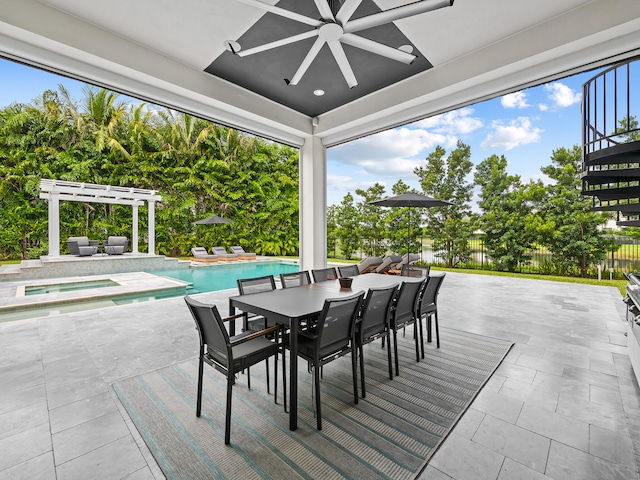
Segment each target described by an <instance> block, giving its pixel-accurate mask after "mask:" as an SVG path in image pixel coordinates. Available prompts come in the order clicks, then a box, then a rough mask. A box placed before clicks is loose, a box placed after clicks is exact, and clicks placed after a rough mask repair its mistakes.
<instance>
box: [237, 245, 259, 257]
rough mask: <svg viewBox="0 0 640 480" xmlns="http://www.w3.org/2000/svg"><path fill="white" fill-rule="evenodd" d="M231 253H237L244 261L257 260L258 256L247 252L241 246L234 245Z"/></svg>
mask: <svg viewBox="0 0 640 480" xmlns="http://www.w3.org/2000/svg"><path fill="white" fill-rule="evenodd" d="M231 253H235V254H236V255H238V257H239V258H242V259H244V260H255V258H256V254H255V253H253V252H245V251H244V248H242V247H241V246H240V245H234V246H232V247H231Z"/></svg>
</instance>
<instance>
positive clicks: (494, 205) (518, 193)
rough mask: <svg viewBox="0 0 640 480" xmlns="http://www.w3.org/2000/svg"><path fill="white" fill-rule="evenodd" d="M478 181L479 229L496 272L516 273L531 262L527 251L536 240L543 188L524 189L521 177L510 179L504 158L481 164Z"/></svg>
mask: <svg viewBox="0 0 640 480" xmlns="http://www.w3.org/2000/svg"><path fill="white" fill-rule="evenodd" d="M474 180H475V183H476V184H477V185H479V186H480V201H479V202H478V206H479V207H480V209H481V210H482V215H481V216H480V218H479V226H480V228H481V229H482V230H483V231H484V244H485V247H486V248H487V252H488V255H489V257H490V258H491V259H492V260H493V263H494V265H495V266H496V269H498V270H507V271H509V272H513V271H515V270H516V268H517V267H518V266H519V265H521V264H523V263H525V262H526V261H528V260H530V258H531V257H530V256H529V255H527V251H528V250H529V249H530V248H531V247H532V246H533V244H534V241H535V238H536V232H535V229H534V228H533V226H534V222H533V218H532V217H533V212H532V208H533V201H534V200H535V194H536V193H537V192H539V191H540V190H539V188H536V187H539V185H531V184H530V185H523V184H522V183H521V181H520V177H519V176H518V175H509V174H508V173H507V159H506V158H505V157H504V155H501V156H500V157H498V156H497V155H492V156H491V157H489V158H487V159H485V160H484V161H482V162H481V163H479V164H478V165H477V166H476V173H475V176H474Z"/></svg>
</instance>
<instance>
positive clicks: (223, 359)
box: [184, 295, 287, 445]
mask: <svg viewBox="0 0 640 480" xmlns="http://www.w3.org/2000/svg"><path fill="white" fill-rule="evenodd" d="M184 300H185V302H186V303H187V306H188V308H189V311H190V312H191V315H192V316H193V319H194V321H195V323H196V329H197V330H198V335H199V337H200V352H199V356H198V390H197V399H196V417H199V416H200V413H201V410H202V383H203V370H204V364H205V363H207V364H208V365H211V366H212V367H213V368H214V369H215V370H217V371H219V372H221V373H222V374H223V375H225V376H226V377H227V398H226V412H225V426H224V443H225V445H228V444H229V443H230V441H231V399H232V389H233V384H234V383H235V377H236V374H237V373H239V372H241V371H242V370H244V369H247V370H248V369H249V367H251V366H252V365H255V364H257V363H259V362H261V361H263V360H268V359H269V358H270V357H272V356H274V357H275V367H274V370H275V380H274V384H275V385H274V391H275V393H274V402H275V403H276V404H277V403H278V352H279V351H280V347H281V345H280V336H279V335H278V334H279V332H280V326H279V325H276V326H273V327H271V328H267V329H264V330H262V331H260V332H251V333H250V332H244V333H241V334H240V335H235V336H232V337H230V336H229V333H228V332H227V329H226V327H225V324H224V323H225V322H227V321H229V320H233V319H235V318H238V317H239V316H240V315H241V314H238V315H232V316H230V317H226V318H224V319H223V318H221V317H220V313H219V312H218V309H217V307H216V306H215V305H209V304H205V303H202V302H199V301H197V300H194V299H193V298H191V297H190V296H188V295H187V296H185V297H184ZM267 335H273V336H274V341H272V340H269V339H268V338H267ZM267 368H268V364H267ZM285 374H286V366H285V357H284V355H283V358H282V378H283V392H284V404H285V406H286V403H287V381H286V375H285ZM247 387H248V388H251V380H250V377H249V376H247ZM267 393H269V380H267Z"/></svg>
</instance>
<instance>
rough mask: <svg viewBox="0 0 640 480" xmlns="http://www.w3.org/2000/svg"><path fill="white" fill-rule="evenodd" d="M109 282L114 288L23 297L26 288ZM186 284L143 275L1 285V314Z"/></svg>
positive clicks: (115, 275)
mask: <svg viewBox="0 0 640 480" xmlns="http://www.w3.org/2000/svg"><path fill="white" fill-rule="evenodd" d="M96 280H111V281H112V282H115V283H117V285H116V286H110V287H101V288H91V289H79V290H72V291H67V292H56V293H43V294H37V295H25V287H27V286H41V285H51V284H74V283H79V282H86V281H96ZM188 285H189V284H188V283H187V282H183V281H181V280H176V279H170V278H167V277H161V276H158V275H152V274H150V273H145V272H131V273H113V274H103V275H91V276H75V277H65V278H57V279H50V278H48V279H40V280H23V281H19V282H0V314H2V313H3V312H7V311H12V310H17V309H25V308H29V307H45V306H55V305H59V304H62V303H72V302H81V301H85V302H86V301H99V300H104V299H109V298H113V297H117V296H122V295H135V294H150V293H158V292H162V291H166V290H182V291H184V289H185V288H186V287H187V286H188Z"/></svg>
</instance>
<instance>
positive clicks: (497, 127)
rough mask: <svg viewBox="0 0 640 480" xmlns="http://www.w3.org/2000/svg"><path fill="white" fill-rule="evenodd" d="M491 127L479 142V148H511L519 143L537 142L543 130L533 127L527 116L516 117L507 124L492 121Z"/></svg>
mask: <svg viewBox="0 0 640 480" xmlns="http://www.w3.org/2000/svg"><path fill="white" fill-rule="evenodd" d="M493 128H494V130H493V132H492V133H490V134H489V135H487V138H485V139H484V141H483V142H482V143H481V144H480V148H483V149H488V148H503V149H505V150H511V149H513V148H515V147H518V146H520V145H526V144H528V143H534V142H539V141H540V134H541V133H542V132H543V130H541V129H539V128H536V127H533V125H532V124H531V120H529V118H527V117H518V118H517V119H515V120H512V121H511V122H509V124H508V125H503V124H502V123H500V122H494V124H493Z"/></svg>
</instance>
